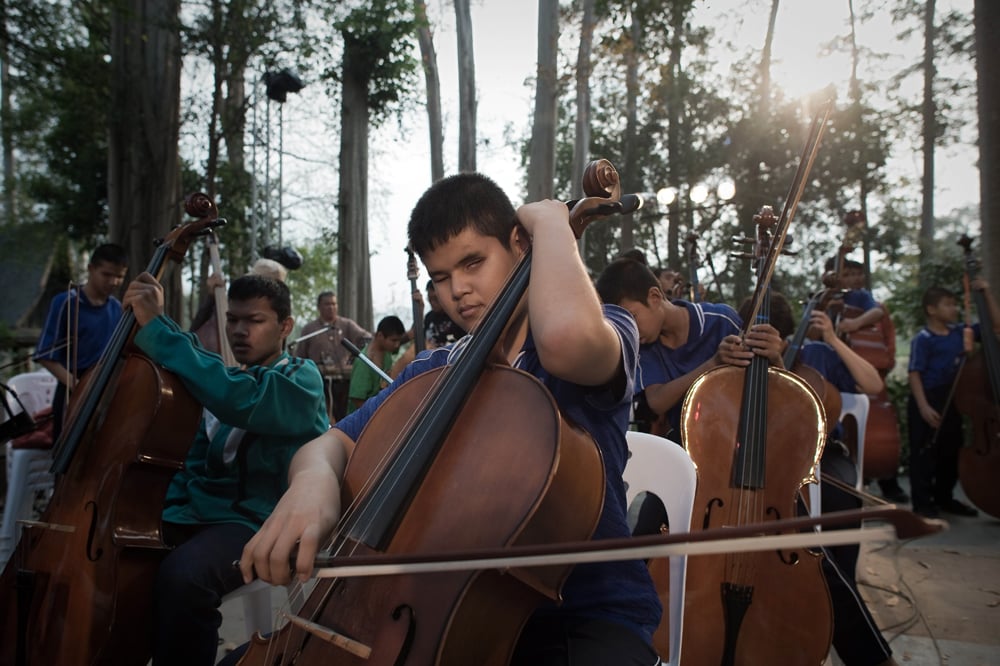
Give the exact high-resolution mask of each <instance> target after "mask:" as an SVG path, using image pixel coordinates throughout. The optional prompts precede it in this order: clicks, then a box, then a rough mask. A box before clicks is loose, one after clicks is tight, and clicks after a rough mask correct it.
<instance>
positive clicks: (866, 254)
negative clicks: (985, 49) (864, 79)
mask: <svg viewBox="0 0 1000 666" xmlns="http://www.w3.org/2000/svg"><path fill="white" fill-rule="evenodd" d="M847 8H848V11H849V13H850V21H851V80H850V83H849V90H848V96H849V97H850V99H851V106H852V107H853V109H854V113H853V114H852V116H853V120H854V123H855V127H856V128H857V131H858V132H861V131H862V130H863V129H864V126H865V122H864V121H865V117H864V108H863V106H862V104H861V81H859V80H858V64H859V61H860V60H861V50H860V49H859V48H858V34H857V25H856V23H857V17H856V15H855V13H854V0H848V2H847ZM857 169H858V198H859V199H860V201H859V203H860V210H861V215H862V216H863V219H864V220H865V222H864V225H865V227H864V236H862V245H861V249H862V263H863V264H864V269H865V288H866V289H868V291H871V288H872V263H871V262H872V250H871V232H870V229H871V227H869V226H868V191H869V184H868V165H867V164H865V163H864V160H858V164H857Z"/></svg>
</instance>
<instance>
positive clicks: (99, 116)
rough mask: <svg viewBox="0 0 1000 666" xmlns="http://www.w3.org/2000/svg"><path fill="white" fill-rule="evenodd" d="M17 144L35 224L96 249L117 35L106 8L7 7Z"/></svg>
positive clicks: (103, 221)
mask: <svg viewBox="0 0 1000 666" xmlns="http://www.w3.org/2000/svg"><path fill="white" fill-rule="evenodd" d="M7 11H8V15H7V22H8V24H7V28H8V32H9V35H10V47H9V49H10V51H9V52H10V61H11V72H12V73H11V85H10V87H11V91H12V93H13V99H14V111H13V119H12V121H13V126H12V127H11V131H12V136H13V138H14V141H15V145H16V146H17V148H18V151H19V158H20V161H21V169H20V173H21V174H22V176H21V183H20V184H21V186H22V188H23V194H24V196H25V197H27V199H28V200H29V202H30V206H28V207H26V209H27V210H28V211H29V213H28V215H30V217H31V218H33V219H36V220H40V221H44V222H46V223H47V224H49V225H51V227H52V229H53V230H54V232H56V233H67V234H68V235H69V236H70V237H71V238H73V239H75V240H80V241H82V243H83V244H85V245H92V244H94V243H95V242H96V239H98V238H99V237H100V236H101V235H103V234H104V233H105V232H106V229H107V215H108V212H107V149H108V140H107V134H108V131H107V128H108V112H109V108H108V102H107V100H108V97H109V73H110V68H109V65H108V63H107V61H106V59H105V58H106V54H107V53H108V50H109V43H108V40H109V37H110V28H109V24H108V20H107V7H106V6H105V5H104V4H103V3H87V2H79V3H78V2H37V1H32V0H20V1H16V0H15V1H13V2H8V3H7Z"/></svg>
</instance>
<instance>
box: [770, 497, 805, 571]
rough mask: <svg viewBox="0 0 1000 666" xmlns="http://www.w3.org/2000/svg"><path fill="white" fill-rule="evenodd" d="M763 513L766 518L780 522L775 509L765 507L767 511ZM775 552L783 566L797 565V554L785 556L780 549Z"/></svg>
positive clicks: (779, 515) (779, 514)
mask: <svg viewBox="0 0 1000 666" xmlns="http://www.w3.org/2000/svg"><path fill="white" fill-rule="evenodd" d="M765 513H767V515H768V516H770V517H772V518H774V519H775V520H781V512H780V511H778V509H777V507H773V506H769V507H767V511H766V512H765ZM775 552H776V553H777V554H778V559H779V560H781V562H782V563H783V564H787V565H789V566H791V565H793V564H798V562H799V554H798V553H789V554H788V555H787V556H786V555H785V553H784V552H782V551H781V550H780V549H778V550H776V551H775Z"/></svg>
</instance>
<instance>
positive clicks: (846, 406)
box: [840, 393, 871, 490]
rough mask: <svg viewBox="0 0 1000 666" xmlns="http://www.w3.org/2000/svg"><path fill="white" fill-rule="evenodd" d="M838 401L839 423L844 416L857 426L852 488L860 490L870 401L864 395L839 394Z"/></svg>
mask: <svg viewBox="0 0 1000 666" xmlns="http://www.w3.org/2000/svg"><path fill="white" fill-rule="evenodd" d="M840 401H841V403H842V405H843V406H842V407H841V408H840V421H841V423H843V421H844V417H845V416H853V417H854V420H855V421H856V422H857V424H858V451H857V460H856V461H855V463H854V465H855V467H856V468H857V471H858V480H857V481H856V482H855V484H854V486H855V488H857V489H858V490H861V488H862V486H864V485H865V475H864V471H865V470H864V467H865V429H866V428H867V427H868V409H869V407H870V406H871V399H870V398H869V397H868V396H867V395H865V394H864V393H841V394H840Z"/></svg>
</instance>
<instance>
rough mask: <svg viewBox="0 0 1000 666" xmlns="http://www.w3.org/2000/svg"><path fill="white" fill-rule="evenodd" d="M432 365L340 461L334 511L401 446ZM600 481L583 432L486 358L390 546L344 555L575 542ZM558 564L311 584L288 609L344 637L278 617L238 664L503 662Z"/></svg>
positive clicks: (527, 382)
mask: <svg viewBox="0 0 1000 666" xmlns="http://www.w3.org/2000/svg"><path fill="white" fill-rule="evenodd" d="M442 371H443V370H442V369H438V370H433V371H430V372H427V373H424V374H423V375H420V376H418V377H416V378H414V379H412V380H410V381H409V382H407V383H406V384H404V385H403V386H402V387H400V388H399V389H398V390H397V391H396V392H395V393H393V394H392V395H391V396H389V398H388V399H387V400H386V401H385V403H384V404H383V405H382V406H381V407H380V408H379V410H378V412H376V414H375V416H374V417H373V418H372V420H371V421H370V423H369V424H368V427H367V428H366V429H365V431H364V432H363V433H362V435H361V439H360V440H359V442H358V446H357V448H356V449H355V452H354V454H353V455H352V456H351V459H350V463H349V465H348V468H347V471H346V477H345V482H344V501H343V506H345V507H348V506H354V505H355V504H356V499H357V498H359V497H361V498H364V497H365V496H366V494H368V493H370V492H371V479H373V478H375V477H377V476H378V475H379V470H380V469H381V468H382V466H383V465H384V464H385V461H386V460H387V459H388V458H390V457H392V456H394V455H396V454H397V453H398V452H396V451H391V450H387V449H386V443H389V442H393V441H395V440H396V435H397V434H398V432H399V429H400V427H401V423H402V421H405V420H406V419H407V418H408V417H409V415H412V414H414V413H415V412H416V411H417V410H418V408H419V407H420V405H421V403H422V402H423V400H424V397H425V396H426V395H428V393H429V392H430V391H431V390H432V388H433V386H434V384H435V381H436V380H437V379H438V377H439V375H440V374H441V372H442ZM500 396H503V397H500ZM498 400H499V401H500V402H501V403H503V404H498V402H497V401H498ZM512 416H514V417H515V418H512ZM603 489H604V471H603V464H602V461H601V456H600V450H599V449H598V448H597V446H596V444H595V443H594V441H593V439H591V438H590V436H589V435H587V434H586V433H584V432H583V431H581V430H578V429H576V428H574V427H572V426H570V425H568V424H567V423H566V422H565V421H563V420H562V419H561V417H560V415H559V412H558V410H557V409H556V406H555V402H554V400H553V398H552V396H551V394H549V393H548V391H547V390H546V389H545V387H544V386H543V385H542V384H541V383H540V382H539V381H538V380H536V379H535V378H534V377H532V376H530V375H528V374H526V373H524V372H521V371H520V370H514V369H512V368H510V367H506V366H496V367H493V368H491V369H488V370H486V372H485V373H484V375H483V376H482V377H481V378H480V380H479V382H478V383H477V384H476V386H475V388H474V390H473V392H472V394H471V395H470V396H469V399H468V402H467V403H466V405H465V407H464V409H463V410H462V411H461V414H460V415H459V417H458V419H457V421H456V422H455V424H454V425H453V427H452V429H451V433H450V434H449V436H448V438H447V439H446V441H445V443H444V445H443V446H442V448H441V450H440V451H439V453H438V454H437V456H436V458H435V461H434V464H433V466H431V468H430V470H429V472H428V473H427V475H426V477H425V478H424V480H423V482H422V483H421V484H420V487H419V489H417V490H416V492H415V494H414V495H413V497H412V500H411V501H410V503H409V506H408V508H407V509H406V511H405V513H404V515H402V516H401V517H399V519H398V525H397V526H396V528H395V534H394V536H393V538H392V540H391V541H390V543H389V544H388V545H387V546H386V547H384V548H381V547H374V546H373V545H371V544H365V543H358V542H354V543H350V544H348V545H347V547H346V548H342V549H341V550H345V551H348V552H349V554H354V555H367V554H371V553H373V552H385V553H387V554H393V553H412V554H419V553H428V552H440V551H442V550H462V549H479V548H495V547H503V546H510V545H522V544H523V545H527V544H537V543H544V542H549V541H552V542H559V541H572V540H586V539H588V538H589V537H590V535H591V533H592V532H593V530H594V528H595V526H596V524H597V520H598V518H599V516H600V513H601V507H602V506H603V498H604V494H603ZM569 571H570V567H568V566H558V567H548V568H541V569H531V570H525V569H513V570H508V571H504V572H500V571H495V570H493V571H483V572H455V573H434V574H418V575H407V576H382V577H377V578H358V579H338V580H333V581H329V580H322V581H320V582H319V583H318V584H317V586H316V588H315V589H314V590H313V592H312V593H311V594H310V596H309V599H308V601H307V602H306V604H305V606H304V607H303V608H302V610H301V611H300V612H299V614H298V617H299V618H301V620H302V621H304V622H307V623H311V624H312V625H315V626H320V627H323V628H324V630H332V631H333V632H335V633H336V634H337V635H339V636H340V637H342V638H343V639H346V640H339V641H338V642H337V643H336V644H332V643H330V642H326V641H323V640H320V639H319V638H317V637H316V636H314V635H310V633H309V632H308V631H307V630H306V629H304V628H302V626H300V624H303V622H300V623H299V624H296V623H289V624H288V625H286V626H285V627H283V628H282V629H281V630H280V631H278V632H277V633H276V634H275V635H273V636H272V637H271V638H270V639H261V638H255V639H254V644H253V645H252V646H251V649H250V650H249V651H248V653H247V654H246V655H245V657H244V659H243V661H241V662H240V663H241V664H242V665H244V666H245V665H247V664H261V665H263V664H267V665H269V666H277V665H279V664H292V663H297V664H319V663H323V664H332V665H336V666H343V665H348V664H350V665H354V664H357V665H358V666H361V665H362V664H363V665H365V666H374V665H385V666H390V665H397V664H398V665H400V666H402V665H404V664H407V665H411V666H429V665H430V664H440V665H448V666H468V665H469V664H476V665H477V666H480V665H481V666H504V665H505V664H507V663H508V662H509V660H510V657H511V654H512V651H513V648H514V645H515V643H516V639H517V636H518V634H519V631H520V628H521V626H522V625H523V623H524V622H525V621H526V620H527V618H528V616H529V615H530V613H531V612H532V611H533V610H534V608H535V607H536V606H537V605H538V604H539V603H540V602H542V601H544V600H545V599H546V598H548V599H557V598H558V594H559V588H560V586H561V585H562V582H563V580H564V579H565V578H566V576H567V575H568V574H569Z"/></svg>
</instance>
